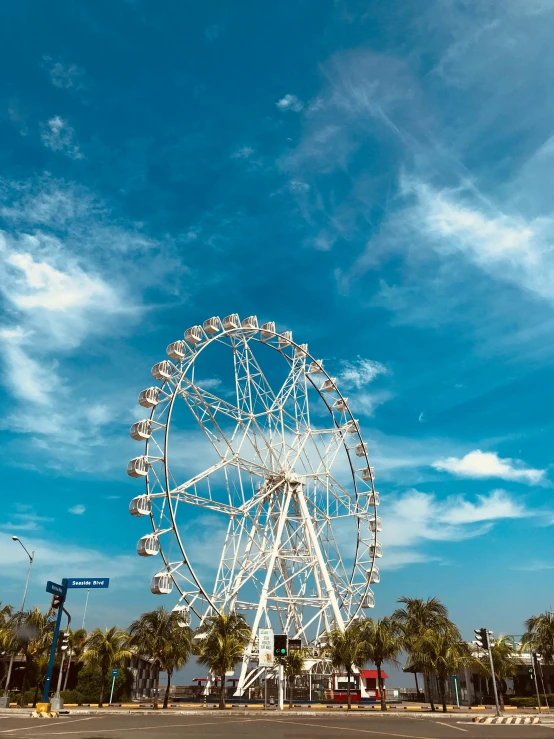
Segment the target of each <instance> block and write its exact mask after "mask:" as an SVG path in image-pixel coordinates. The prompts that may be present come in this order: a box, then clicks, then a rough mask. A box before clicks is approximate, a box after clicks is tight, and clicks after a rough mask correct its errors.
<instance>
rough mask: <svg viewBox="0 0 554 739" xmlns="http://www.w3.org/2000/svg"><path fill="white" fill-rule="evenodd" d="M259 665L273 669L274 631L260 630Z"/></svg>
mask: <svg viewBox="0 0 554 739" xmlns="http://www.w3.org/2000/svg"><path fill="white" fill-rule="evenodd" d="M258 652H259V656H258V665H260V666H263V667H273V664H274V659H273V629H258Z"/></svg>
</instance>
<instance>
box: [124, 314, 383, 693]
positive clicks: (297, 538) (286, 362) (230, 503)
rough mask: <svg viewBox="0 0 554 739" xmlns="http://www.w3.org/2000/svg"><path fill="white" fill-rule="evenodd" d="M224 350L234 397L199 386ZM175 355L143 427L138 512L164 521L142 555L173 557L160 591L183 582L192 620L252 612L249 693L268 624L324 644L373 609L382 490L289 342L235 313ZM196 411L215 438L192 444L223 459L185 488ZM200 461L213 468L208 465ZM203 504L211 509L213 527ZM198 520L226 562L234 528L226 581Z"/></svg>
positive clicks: (134, 509)
mask: <svg viewBox="0 0 554 739" xmlns="http://www.w3.org/2000/svg"><path fill="white" fill-rule="evenodd" d="M216 349H217V351H218V352H219V353H218V354H217V356H221V357H223V360H222V361H224V362H225V361H226V362H227V364H228V369H229V370H230V371H229V373H228V374H229V377H230V378H234V388H229V387H226V386H225V385H222V384H221V383H219V381H217V380H213V379H212V380H209V381H204V382H203V381H202V380H199V379H197V378H198V376H199V373H200V369H199V367H200V365H201V364H202V362H201V358H202V357H204V356H206V355H208V354H209V352H210V351H211V350H216ZM221 352H223V354H222V353H221ZM167 353H168V356H169V358H170V359H169V360H164V361H162V362H160V363H158V364H156V365H155V366H154V367H153V368H152V374H153V376H154V378H156V379H158V380H161V381H162V384H161V386H155V387H150V388H148V389H146V390H144V391H142V392H141V394H140V396H139V403H140V404H141V405H142V406H144V407H145V408H150V409H151V411H150V416H149V417H148V418H145V419H144V420H141V421H138V422H137V423H135V424H134V425H133V427H132V428H131V436H132V437H133V438H134V439H136V440H138V441H144V443H145V449H144V454H143V455H142V456H140V457H136V458H135V459H133V460H131V462H130V463H129V466H128V473H129V475H131V476H132V477H137V478H141V477H142V478H144V479H145V481H146V492H145V494H143V495H140V496H138V497H137V498H134V499H133V500H132V501H131V505H130V510H131V513H132V514H133V515H135V516H148V517H149V518H150V522H151V525H152V532H151V533H149V534H147V535H145V536H143V537H142V539H140V541H139V543H138V546H137V550H138V553H139V554H140V555H142V556H153V555H160V556H161V558H162V559H163V568H162V569H161V570H160V571H159V572H158V574H156V575H155V576H154V578H153V580H152V583H151V590H152V592H154V593H158V594H164V593H170V592H171V591H172V589H173V586H175V588H176V589H177V590H178V591H179V594H180V598H179V603H178V605H177V606H176V609H178V610H179V611H180V612H181V613H182V618H183V622H188V621H189V620H190V619H191V616H192V617H194V618H196V619H199V621H200V623H201V622H202V621H203V620H204V619H205V618H206V616H208V615H210V614H213V613H216V612H220V611H222V610H225V611H228V610H230V609H236V610H238V611H240V612H249V611H251V612H252V614H253V615H251V616H250V617H248V618H249V621H250V623H251V625H252V634H253V640H252V643H251V644H250V645H249V646H248V649H247V652H246V654H245V657H244V662H243V665H242V670H241V676H240V681H239V684H238V688H237V693H238V694H239V695H240V694H242V692H243V691H244V690H245V688H246V687H247V686H248V685H249V684H251V682H252V680H253V679H255V676H256V671H255V670H252V671H250V672H249V666H250V665H251V664H252V662H253V660H254V658H255V657H256V650H257V645H256V640H255V635H256V634H257V630H258V627H260V626H262V627H273V628H275V629H276V630H278V631H281V632H282V633H286V634H288V635H289V636H290V637H294V638H297V639H301V640H302V642H303V643H304V644H306V645H314V644H317V642H318V640H319V639H320V638H321V636H322V635H323V634H324V633H325V632H326V631H328V630H329V629H332V628H339V629H343V628H344V626H345V625H346V624H348V623H349V622H350V621H351V620H352V619H354V618H358V617H360V616H361V615H362V614H363V609H366V608H371V607H373V602H374V601H373V592H372V590H371V584H373V583H376V582H379V571H378V569H377V567H376V566H375V560H376V558H377V557H380V556H381V545H380V544H379V543H378V542H377V538H376V537H377V532H378V531H380V530H381V521H380V519H379V518H378V516H377V506H378V504H379V494H378V493H377V492H376V491H375V486H374V477H373V468H372V467H371V466H370V464H369V460H368V457H367V449H366V445H365V444H364V442H363V440H362V438H361V435H360V428H359V424H358V422H357V421H356V420H355V419H354V418H353V416H352V414H351V412H350V408H349V406H348V401H347V399H346V398H344V397H343V396H342V394H341V393H340V390H339V388H338V387H337V382H336V380H335V379H334V378H332V377H330V376H329V375H328V374H327V372H326V371H325V369H324V368H323V362H322V361H321V360H316V359H314V358H313V357H312V356H311V355H310V353H309V351H308V347H307V345H306V344H297V343H295V342H294V341H293V339H292V335H291V333H290V332H284V333H278V332H277V331H276V330H275V325H274V324H273V323H266V324H264V325H263V326H261V327H259V326H258V321H257V319H256V317H255V316H251V317H250V318H246V319H245V320H243V321H242V322H240V320H239V317H238V316H237V315H236V314H233V315H230V316H227V317H226V318H225V319H224V320H223V321H220V319H219V318H210V319H208V320H207V321H205V322H204V324H203V326H193V327H192V328H190V329H187V331H186V332H185V339H184V340H180V341H177V342H175V343H173V344H170V345H169V346H168V348H167ZM204 353H206V355H205V354H204ZM262 355H263V356H262ZM219 366H220V365H218V367H219ZM262 367H263V369H262ZM231 391H232V392H231ZM183 404H184V408H185V409H186V410H187V411H188V415H189V416H190V417H192V418H193V419H195V420H196V422H197V426H199V427H200V429H201V430H202V432H203V434H200V435H198V433H197V429H196V434H197V435H196V436H193V434H194V431H193V429H189V435H188V438H190V439H192V438H195V439H197V438H198V437H200V438H202V439H203V440H204V442H205V440H206V439H207V440H208V441H209V445H206V446H207V451H206V453H205V457H206V460H209V461H211V462H213V463H212V464H210V465H209V466H207V467H206V469H203V471H200V472H199V473H198V474H195V475H194V476H192V477H190V478H189V479H187V480H186V481H185V482H182V480H179V479H178V478H179V474H178V473H179V471H180V470H182V469H183V464H182V459H181V458H180V457H181V454H182V444H181V445H179V444H178V443H174V440H175V438H176V437H177V438H178V433H180V434H182V430H181V431H179V432H177V431H176V430H175V429H174V428H173V425H174V421H175V415H176V412H179V409H181V408H182V407H183ZM170 430H171V431H170ZM185 438H187V436H185ZM208 451H209V452H210V454H208ZM210 455H211V457H210ZM197 465H198V466H199V467H200V468H202V467H204V464H203V463H202V459H199V460H198V461H197ZM185 476H186V475H185ZM190 506H194V507H195V508H197V509H203V511H202V516H201V518H199V519H195V515H196V516H198V511H197V513H196V514H195V512H194V510H193V509H192V508H190ZM196 521H197V526H196V529H197V532H196V533H198V530H202V531H203V532H204V533H205V534H206V533H208V534H209V533H210V532H212V531H213V532H214V543H213V546H214V551H213V558H212V559H213V562H214V563H216V562H217V561H218V552H217V546H218V543H217V534H218V532H220V531H223V530H224V531H225V534H224V538H223V537H222V538H223V541H222V544H220V545H219V546H220V547H221V551H220V553H219V563H218V566H217V574H216V577H215V583H213V584H211V583H210V584H208V583H207V582H205V579H206V578H205V575H203V574H202V571H201V570H202V569H205V567H204V568H203V566H202V565H201V566H200V567H197V566H196V565H195V561H198V559H202V558H200V557H199V556H198V555H199V553H198V551H196V550H195V544H194V543H191V544H190V545H189V544H187V539H191V540H192V541H194V539H195V537H194V536H191V535H190V533H189V534H188V535H183V523H184V522H187V530H188V531H189V532H190V531H191V525H194V524H195V522H196ZM204 554H205V553H204ZM204 559H205V557H204ZM212 577H213V575H212ZM246 615H247V614H246Z"/></svg>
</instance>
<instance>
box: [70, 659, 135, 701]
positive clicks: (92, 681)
mask: <svg viewBox="0 0 554 739" xmlns="http://www.w3.org/2000/svg"><path fill="white" fill-rule="evenodd" d="M101 683H102V679H101V676H100V670H99V669H98V668H96V667H92V665H84V666H83V667H82V668H81V670H79V677H78V679H77V687H76V688H75V692H76V693H79V694H80V695H81V700H82V702H83V703H98V701H99V700H100V688H101ZM132 686H133V673H132V672H131V670H128V669H127V668H125V667H122V668H119V675H118V676H117V677H116V679H115V684H114V692H113V701H114V703H120V702H121V696H122V695H124V694H127V695H129V694H130V692H131V689H132ZM111 689H112V677H111V671H110V673H109V674H108V679H107V680H106V685H105V688H104V703H108V701H109V700H110V692H111ZM69 702H70V701H68V703H69Z"/></svg>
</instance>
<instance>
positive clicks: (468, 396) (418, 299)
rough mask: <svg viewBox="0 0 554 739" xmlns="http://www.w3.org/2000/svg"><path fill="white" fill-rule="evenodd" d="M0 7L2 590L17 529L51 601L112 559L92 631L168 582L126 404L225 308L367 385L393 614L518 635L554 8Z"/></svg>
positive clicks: (538, 521) (545, 422) (547, 341)
mask: <svg viewBox="0 0 554 739" xmlns="http://www.w3.org/2000/svg"><path fill="white" fill-rule="evenodd" d="M2 15H3V23H2V28H3V32H2V33H3V39H2V43H1V44H0V56H1V62H2V66H3V68H4V69H5V70H9V71H8V72H7V73H6V74H4V75H3V78H2V81H1V82H0V90H1V93H0V127H1V141H2V146H1V147H0V157H1V160H0V164H1V166H0V229H1V232H0V270H1V273H2V280H1V284H0V291H1V306H2V315H3V320H2V325H1V328H0V333H1V341H0V358H1V361H2V376H1V379H2V388H1V390H0V403H1V405H2V412H1V415H0V429H1V431H0V433H1V434H2V441H1V443H2V452H3V453H2V467H3V469H2V489H3V491H4V494H3V503H4V517H3V523H2V524H1V526H0V531H1V532H2V535H1V536H0V556H1V558H2V561H3V563H4V566H3V567H2V568H1V572H0V593H1V599H2V600H3V601H12V602H15V603H17V602H18V600H19V598H20V594H21V589H22V584H23V580H24V574H25V555H24V553H23V552H22V550H20V548H19V547H18V546H17V545H16V544H14V543H13V542H12V541H11V539H10V535H11V534H12V533H14V534H18V535H20V536H21V538H22V540H23V541H24V542H25V543H26V545H27V546H28V548H34V549H35V550H36V551H37V557H36V564H35V569H34V573H33V579H32V582H31V588H30V602H31V603H37V604H39V605H42V606H45V605H46V604H47V598H46V595H45V593H44V583H45V581H46V579H47V578H51V579H54V580H59V579H61V578H62V577H64V576H72V577H73V576H108V577H110V578H111V579H112V588H111V589H110V590H109V591H102V592H99V593H95V594H94V595H93V596H92V597H91V604H90V611H89V617H88V618H87V622H88V625H90V626H93V625H104V624H105V623H109V624H111V623H112V622H114V621H117V622H118V623H119V624H120V625H125V624H127V623H128V622H129V621H130V620H131V618H133V617H134V616H135V615H136V613H138V612H140V610H144V609H146V608H150V607H152V606H154V605H156V604H158V603H160V602H162V601H161V600H160V599H159V598H158V599H156V598H155V597H154V596H152V595H151V594H150V591H149V578H150V576H151V574H152V572H153V566H152V564H151V562H150V561H146V562H145V561H143V560H142V559H140V558H138V557H137V556H136V555H135V553H134V552H135V545H136V541H137V539H138V538H139V537H140V536H142V534H144V533H146V531H145V530H144V522H143V521H140V520H138V521H137V520H135V519H132V518H131V517H130V516H129V515H128V513H127V506H128V501H129V499H130V498H132V497H133V496H134V495H136V494H138V493H137V491H138V487H137V485H138V483H137V482H136V481H134V480H130V479H129V478H128V477H127V475H126V472H125V468H126V464H127V461H128V459H130V458H131V457H132V456H136V454H137V449H136V445H135V443H134V442H133V441H132V440H130V439H129V436H128V428H129V426H130V425H131V423H132V422H133V421H134V420H136V419H137V418H139V417H141V413H140V409H138V406H137V404H136V396H137V394H138V392H139V391H140V390H141V389H143V388H144V387H147V386H148V385H149V384H152V383H151V377H150V367H151V366H152V365H153V364H154V362H156V361H159V360H161V359H163V358H164V354H165V347H166V345H167V344H168V343H170V342H171V341H174V340H176V339H179V338H181V337H182V334H183V331H184V329H185V328H187V327H188V326H191V325H193V324H196V323H199V322H202V321H203V320H204V319H206V318H208V317H209V316H211V315H221V316H224V315H227V314H228V313H231V312H235V311H236V312H238V313H239V314H240V315H241V316H247V315H251V314H257V315H258V317H259V319H260V320H261V321H268V320H274V321H276V323H277V326H278V328H279V329H283V330H285V329H291V330H292V331H293V332H294V336H295V338H297V340H299V341H308V342H309V344H310V348H311V350H312V351H313V353H315V354H317V355H320V356H322V357H324V358H325V360H326V364H327V366H328V367H330V368H331V369H333V370H334V372H335V374H336V375H337V376H338V377H340V378H341V380H342V383H343V387H345V388H346V389H347V390H348V391H349V392H348V394H349V397H350V401H351V405H352V408H353V410H354V412H355V415H356V416H357V417H358V418H359V419H360V421H361V424H362V428H363V433H364V437H365V440H366V441H367V443H368V449H369V453H370V456H371V460H372V463H373V464H374V466H375V471H376V472H375V474H376V478H377V481H378V488H379V490H380V491H381V495H382V506H381V512H380V515H381V517H382V519H383V534H382V541H383V547H384V552H385V555H384V557H383V560H382V568H381V569H382V579H381V584H380V585H379V586H377V587H376V588H375V590H376V609H375V613H376V615H384V614H386V613H388V612H390V610H391V609H392V608H393V607H394V602H395V600H396V598H397V597H399V596H400V595H409V596H421V597H427V596H433V595H437V596H439V597H440V598H442V599H443V600H444V602H445V603H446V604H447V605H448V606H449V608H450V609H451V613H452V616H453V617H454V618H455V619H456V620H457V621H458V623H459V624H460V626H461V627H462V629H463V631H464V633H465V634H466V635H467V636H469V635H470V634H471V633H472V629H473V628H476V627H479V626H482V625H488V626H489V628H492V629H495V630H497V631H503V632H510V633H521V631H522V622H523V620H524V619H525V618H527V617H528V616H529V615H531V614H534V613H537V612H539V611H541V610H543V609H545V608H546V607H548V606H549V604H550V602H551V599H552V596H551V591H550V586H551V583H552V572H553V569H554V556H553V548H552V526H553V525H554V506H553V504H552V479H553V475H552V471H551V469H550V467H551V459H552V450H551V433H552V426H553V423H552V411H553V408H554V389H553V388H554V383H553V382H552V372H553V360H554V349H553V348H552V347H553V344H552V341H551V335H552V329H553V327H554V279H553V278H554V259H553V256H552V243H553V238H554V214H553V207H552V165H553V163H554V137H553V130H552V120H553V113H554V85H553V84H552V83H553V72H552V69H553V68H554V67H553V65H552V63H551V57H552V44H551V38H552V30H553V24H554V2H552V1H551V0H490V2H487V3H468V2H462V1H459V2H451V1H450V0H424V1H423V0H422V1H421V2H420V1H419V0H413V2H410V3H406V2H400V1H398V2H397V1H395V0H389V1H388V2H387V3H377V2H372V3H370V2H348V1H347V0H336V1H335V2H327V1H326V0H317V2H315V1H311V2H308V1H307V0H297V1H296V2H294V3H291V2H283V3H273V4H268V3H254V2H242V3H239V4H238V5H237V4H233V5H230V4H228V3H221V2H209V1H208V2H203V3H200V2H186V3H181V2H169V1H168V2H165V3H163V4H152V3H148V2H139V1H138V0H137V2H123V1H121V0H116V1H115V2H114V1H112V0H110V2H107V1H104V2H103V1H101V0H98V1H97V2H95V3H71V2H61V3H58V4H57V5H56V6H55V8H54V7H52V6H50V5H43V4H36V3H31V2H25V1H22V2H20V3H17V4H14V3H12V4H9V5H5V6H4V7H3V9H2ZM200 523H201V522H200ZM186 525H187V526H188V527H189V531H190V536H195V537H196V540H195V548H196V550H197V551H198V552H199V557H200V558H203V560H204V566H205V567H206V572H207V573H209V572H210V566H211V552H210V549H209V542H210V531H209V530H205V529H203V528H202V526H201V525H200V524H199V522H197V523H196V524H194V514H193V515H191V519H190V520H189V521H188V522H186ZM155 569H156V568H155V566H154V570H155ZM72 601H73V603H74V612H75V614H76V616H75V617H76V618H77V619H78V618H79V613H82V607H83V603H84V593H83V592H79V593H76V594H75V595H73V594H72ZM168 605H170V606H171V605H173V602H168Z"/></svg>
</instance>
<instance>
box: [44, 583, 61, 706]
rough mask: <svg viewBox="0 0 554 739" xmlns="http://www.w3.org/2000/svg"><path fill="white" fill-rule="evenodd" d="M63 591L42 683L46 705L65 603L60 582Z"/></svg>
mask: <svg viewBox="0 0 554 739" xmlns="http://www.w3.org/2000/svg"><path fill="white" fill-rule="evenodd" d="M62 585H63V589H64V601H63V602H62V603H60V606H59V608H58V618H57V619H56V626H55V627H54V636H53V637H52V647H51V649H50V659H49V660H48V670H47V671H46V680H45V681H44V690H43V691H42V702H43V703H48V702H49V701H48V693H49V692H50V680H51V679H52V672H53V670H54V660H55V659H56V646H57V644H58V634H59V633H60V624H61V622H62V613H63V603H65V596H66V594H67V580H66V579H65V578H64V579H63V580H62Z"/></svg>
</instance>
